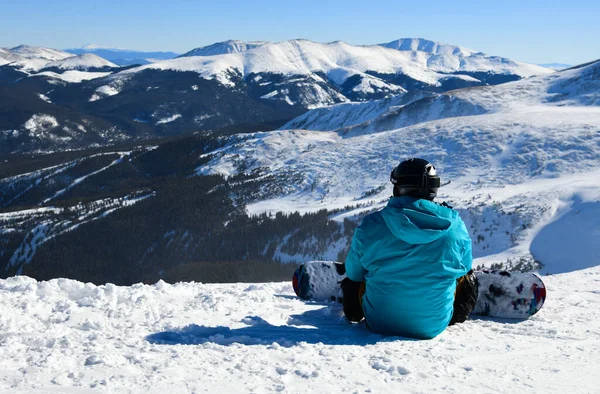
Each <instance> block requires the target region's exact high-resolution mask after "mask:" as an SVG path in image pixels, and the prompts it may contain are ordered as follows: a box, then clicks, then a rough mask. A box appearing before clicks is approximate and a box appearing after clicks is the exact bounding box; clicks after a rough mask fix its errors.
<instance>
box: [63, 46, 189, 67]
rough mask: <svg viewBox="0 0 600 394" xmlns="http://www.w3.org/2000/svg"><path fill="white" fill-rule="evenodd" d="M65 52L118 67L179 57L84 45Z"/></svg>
mask: <svg viewBox="0 0 600 394" xmlns="http://www.w3.org/2000/svg"><path fill="white" fill-rule="evenodd" d="M65 52H68V53H72V54H74V55H82V54H86V53H91V54H94V55H97V56H100V57H102V58H104V59H106V60H108V61H111V62H113V63H115V64H118V65H119V66H131V65H134V64H137V65H143V64H149V63H153V62H157V61H161V60H167V59H172V58H174V57H177V56H178V55H179V54H178V53H175V52H159V51H156V52H145V51H134V50H130V49H118V48H103V47H99V46H97V45H85V46H83V47H81V48H70V49H65Z"/></svg>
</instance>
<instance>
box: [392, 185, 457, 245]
mask: <svg viewBox="0 0 600 394" xmlns="http://www.w3.org/2000/svg"><path fill="white" fill-rule="evenodd" d="M381 216H382V217H383V220H384V221H385V224H386V225H387V227H388V228H389V229H390V231H391V232H392V234H394V236H396V238H399V239H401V240H402V241H404V242H406V243H408V244H411V245H417V244H428V243H430V242H433V241H435V240H436V239H438V238H440V237H442V236H444V235H445V234H446V233H447V232H448V230H450V228H451V227H452V225H453V224H454V223H455V222H456V220H457V218H458V217H459V216H458V214H457V213H456V212H455V211H453V210H452V209H450V208H447V207H444V206H441V205H439V204H436V203H434V202H432V201H429V200H423V199H416V198H413V197H407V196H403V197H392V198H391V199H390V201H389V202H388V204H387V206H386V207H385V208H384V209H383V210H382V211H381Z"/></svg>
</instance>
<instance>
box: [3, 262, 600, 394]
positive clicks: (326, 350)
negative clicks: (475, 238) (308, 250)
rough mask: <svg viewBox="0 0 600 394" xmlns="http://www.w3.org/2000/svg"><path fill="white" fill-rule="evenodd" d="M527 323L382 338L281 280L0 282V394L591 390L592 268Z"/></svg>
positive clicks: (599, 319)
mask: <svg viewBox="0 0 600 394" xmlns="http://www.w3.org/2000/svg"><path fill="white" fill-rule="evenodd" d="M544 281H545V282H546V284H547V287H548V289H549V290H548V291H549V292H548V298H547V300H546V305H545V306H544V309H542V311H540V313H539V314H538V315H536V316H534V317H533V318H532V319H530V320H528V321H522V322H518V323H515V322H508V321H498V320H469V321H467V322H466V323H464V324H461V325H457V326H455V327H450V328H449V329H447V330H446V331H445V332H444V333H442V334H441V335H440V336H438V337H437V338H434V339H432V340H429V341H413V340H406V339H403V338H399V337H383V336H380V335H376V334H373V333H371V332H369V331H368V330H367V329H366V328H365V327H364V326H362V325H351V324H349V323H347V322H346V321H345V319H344V318H343V317H342V316H341V312H342V311H341V306H340V305H338V304H336V303H331V304H330V303H325V304H317V303H304V302H302V301H300V300H298V299H296V298H295V297H294V296H293V291H292V288H291V285H290V284H287V283H268V284H219V285H216V284H215V285H208V284H198V283H179V284H175V285H168V284H166V283H163V282H159V283H157V284H155V285H152V286H148V285H134V286H131V287H118V286H114V285H110V284H108V285H105V286H95V285H92V284H83V283H80V282H76V281H72V280H67V279H54V280H51V281H48V282H37V281H35V280H33V279H30V278H27V277H14V278H9V279H6V280H0V308H1V310H2V313H1V315H0V392H11V393H47V392H51V393H93V392H119V393H121V392H131V393H147V392H148V393H188V392H189V393H192V392H209V393H214V392H221V393H242V392H244V393H246V392H248V393H268V392H289V393H295V392H300V393H301V392H321V393H326V392H350V393H354V392H358V393H364V392H373V393H380V392H411V393H412V392H414V393H421V392H426V393H431V392H458V393H466V392H478V393H496V392H506V393H509V392H517V390H518V392H543V393H559V392H560V393H562V392H568V393H597V392H598V390H599V389H600V377H599V376H598V374H597V366H598V363H599V362H600V290H599V289H600V267H594V268H591V269H588V270H583V271H576V272H572V273H568V274H561V275H556V276H546V277H544Z"/></svg>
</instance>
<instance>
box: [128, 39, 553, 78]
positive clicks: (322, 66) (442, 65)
mask: <svg viewBox="0 0 600 394" xmlns="http://www.w3.org/2000/svg"><path fill="white" fill-rule="evenodd" d="M390 45H392V44H390ZM399 47H400V48H402V45H400V46H399ZM422 54H428V53H427V52H423V51H412V50H411V51H405V50H397V49H396V48H394V49H392V48H387V47H384V46H381V45H372V46H356V45H349V44H346V43H344V42H340V41H337V42H332V43H327V44H323V43H317V42H312V41H308V40H290V41H284V42H279V43H267V44H265V43H262V44H261V45H260V46H257V47H255V48H253V49H247V50H244V51H241V52H236V53H228V54H224V55H215V56H191V57H190V56H186V57H182V58H178V59H174V60H169V61H165V62H160V63H156V64H151V65H147V66H144V67H142V68H140V69H133V70H129V72H138V71H139V70H143V69H161V70H178V71H194V72H197V73H199V74H200V75H201V76H203V77H205V78H217V79H218V80H219V81H221V82H222V83H224V84H230V85H231V84H235V82H234V81H233V80H232V79H231V78H232V77H233V76H236V75H239V76H241V77H242V78H245V77H247V76H249V75H255V74H261V73H276V74H282V75H304V76H306V75H314V74H316V73H322V74H324V75H325V76H326V77H327V78H328V79H329V80H331V81H333V82H334V83H336V84H337V85H338V86H342V85H343V84H344V83H346V82H347V81H348V80H349V79H350V78H351V77H354V76H358V77H364V76H365V74H366V75H371V76H379V77H381V76H394V75H397V74H403V75H405V76H407V77H409V78H411V79H413V80H415V81H418V82H420V83H423V84H425V85H430V86H437V87H440V86H442V84H443V83H444V82H445V81H446V82H447V80H448V79H460V78H462V79H463V80H464V79H469V78H470V80H472V82H475V79H476V78H473V77H470V76H469V75H467V74H465V75H462V77H461V76H457V75H453V74H451V73H455V72H457V71H465V72H481V73H487V72H494V73H498V74H512V75H517V76H519V77H529V76H531V75H535V74H547V73H551V72H553V71H552V70H549V69H545V68H543V67H539V66H535V65H527V64H522V63H517V62H512V61H508V60H507V59H501V58H498V59H497V61H496V62H493V60H495V59H496V58H491V57H485V56H484V55H483V54H472V53H471V52H464V51H463V52H460V51H459V52H457V53H456V55H461V56H464V55H466V54H469V56H468V58H471V57H475V58H474V59H473V60H472V61H470V62H468V63H466V64H464V65H463V66H461V60H460V59H458V58H456V59H454V58H452V61H451V60H447V61H446V60H443V59H442V60H441V58H437V57H436V58H434V60H431V61H428V60H427V58H426V57H425V56H422ZM433 55H434V56H452V55H446V54H445V53H444V54H442V55H437V54H435V53H434V54H433ZM455 57H456V56H455ZM435 59H438V60H435ZM444 59H445V58H444ZM457 59H458V60H457ZM484 60H485V61H484ZM462 63H465V62H464V61H462ZM440 73H442V74H440ZM388 79H389V78H388ZM388 83H389V82H388ZM368 88H369V87H367V89H368Z"/></svg>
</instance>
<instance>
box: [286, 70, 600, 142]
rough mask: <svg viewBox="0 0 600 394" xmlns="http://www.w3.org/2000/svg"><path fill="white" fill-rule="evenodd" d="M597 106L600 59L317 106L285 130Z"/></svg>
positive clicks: (361, 129) (363, 129)
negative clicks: (462, 85)
mask: <svg viewBox="0 0 600 394" xmlns="http://www.w3.org/2000/svg"><path fill="white" fill-rule="evenodd" d="M422 97H424V98H423V99H421V100H419V99H420V98H422ZM598 105H600V61H596V62H592V63H589V64H585V65H581V66H579V67H574V68H571V69H569V70H564V71H560V72H556V73H554V74H550V75H545V76H539V77H535V78H529V79H525V80H520V81H515V82H509V83H505V84H501V85H496V86H486V87H473V88H467V89H459V90H453V91H449V92H445V93H439V94H436V93H428V94H426V95H423V96H421V97H419V96H413V97H393V98H390V99H385V100H377V101H373V102H368V103H359V104H356V105H352V106H350V105H346V104H339V105H334V106H329V107H325V108H319V109H315V110H312V111H309V112H307V113H305V114H303V115H302V116H299V117H298V118H296V119H293V120H291V121H290V122H288V123H287V124H286V125H284V126H283V127H282V129H291V128H301V129H307V130H340V129H343V128H352V129H351V132H352V133H371V132H380V131H385V130H392V129H396V128H400V127H406V126H411V125H414V124H418V123H421V122H428V121H434V120H439V119H442V118H452V117H457V116H471V115H481V114H486V113H510V112H515V111H517V112H521V111H523V110H525V111H527V110H528V109H529V108H531V107H545V108H548V106H552V107H555V106H598ZM548 109H549V110H551V109H550V108H548Z"/></svg>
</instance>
